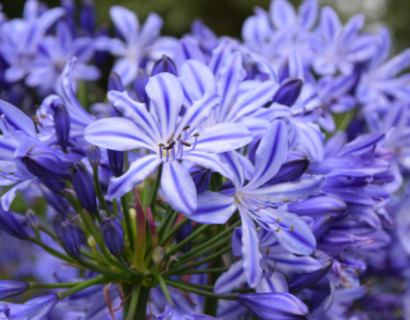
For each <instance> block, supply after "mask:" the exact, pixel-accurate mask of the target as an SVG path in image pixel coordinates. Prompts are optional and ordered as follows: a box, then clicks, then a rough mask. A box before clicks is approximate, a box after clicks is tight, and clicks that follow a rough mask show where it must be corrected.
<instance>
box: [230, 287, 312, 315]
mask: <svg viewBox="0 0 410 320" xmlns="http://www.w3.org/2000/svg"><path fill="white" fill-rule="evenodd" d="M238 302H239V303H240V304H242V305H244V306H245V307H247V308H249V309H250V310H252V311H253V312H254V313H255V314H256V315H257V316H258V317H260V318H261V319H264V320H302V319H307V316H308V315H309V309H308V307H307V306H306V305H305V304H304V303H303V302H302V301H300V300H299V299H298V298H297V297H295V296H294V295H291V294H289V293H281V292H272V293H246V294H240V295H239V296H238Z"/></svg>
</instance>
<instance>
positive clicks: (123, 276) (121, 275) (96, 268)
mask: <svg viewBox="0 0 410 320" xmlns="http://www.w3.org/2000/svg"><path fill="white" fill-rule="evenodd" d="M80 262H81V264H82V265H84V266H85V267H87V268H88V269H90V270H92V271H95V272H97V273H99V274H102V275H105V276H107V277H109V278H112V279H116V280H124V281H128V282H132V281H135V280H136V281H140V280H142V279H144V278H145V276H144V274H142V273H136V274H135V275H130V274H126V273H123V272H120V271H114V270H109V269H106V268H102V267H100V266H99V265H96V264H92V263H90V262H88V261H86V260H84V259H80Z"/></svg>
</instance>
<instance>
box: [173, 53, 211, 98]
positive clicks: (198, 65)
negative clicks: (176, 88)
mask: <svg viewBox="0 0 410 320" xmlns="http://www.w3.org/2000/svg"><path fill="white" fill-rule="evenodd" d="M181 82H182V85H183V87H184V89H185V92H186V93H187V94H188V96H189V97H190V98H191V101H195V100H199V99H201V98H202V97H203V96H204V94H205V93H215V76H214V74H213V73H212V71H211V70H210V69H209V67H208V66H207V65H206V64H204V63H202V62H199V61H196V60H188V61H186V62H185V63H184V64H183V65H182V67H181Z"/></svg>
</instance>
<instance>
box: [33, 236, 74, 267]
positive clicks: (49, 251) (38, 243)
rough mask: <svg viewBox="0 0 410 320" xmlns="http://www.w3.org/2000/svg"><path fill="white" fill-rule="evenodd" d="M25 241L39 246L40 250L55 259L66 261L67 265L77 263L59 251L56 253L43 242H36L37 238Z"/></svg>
mask: <svg viewBox="0 0 410 320" xmlns="http://www.w3.org/2000/svg"><path fill="white" fill-rule="evenodd" d="M27 240H28V241H31V242H33V243H35V244H36V245H38V246H40V247H42V248H43V249H44V250H45V251H47V252H48V253H49V254H51V255H53V256H55V257H57V258H59V259H61V260H64V261H67V262H69V263H77V261H75V260H74V259H72V258H71V257H69V256H67V255H65V254H64V253H61V252H59V251H57V250H54V249H53V248H51V247H49V246H48V245H46V244H44V243H43V242H41V241H40V240H38V239H37V238H34V237H29V238H28V239H27Z"/></svg>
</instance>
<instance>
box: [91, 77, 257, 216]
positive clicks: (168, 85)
mask: <svg viewBox="0 0 410 320" xmlns="http://www.w3.org/2000/svg"><path fill="white" fill-rule="evenodd" d="M146 91H147V93H148V95H149V96H150V99H151V108H150V109H151V110H152V111H153V112H155V113H156V114H157V115H158V118H154V117H153V115H152V114H151V113H150V112H148V111H147V109H146V107H145V105H144V104H141V103H137V102H135V101H134V100H132V99H131V98H130V97H129V96H128V94H127V93H126V92H123V93H120V92H117V91H111V92H110V93H109V94H108V98H109V100H110V101H111V102H112V104H113V105H114V107H115V108H117V109H118V110H119V111H121V112H122V113H123V114H124V117H125V118H110V119H102V120H98V121H96V122H95V123H93V124H91V125H90V126H88V127H87V129H86V131H85V139H86V140H87V141H88V142H90V143H93V144H95V145H98V146H100V147H104V148H107V149H112V150H117V151H126V150H132V149H136V148H145V149H148V150H150V151H151V153H150V154H148V155H146V156H144V157H142V158H140V159H138V160H137V161H135V162H133V163H132V164H131V166H130V169H129V170H128V171H127V172H126V173H125V174H124V175H122V176H121V177H119V178H115V179H112V180H111V183H110V186H109V189H108V196H109V197H111V198H116V197H119V196H122V195H123V194H125V193H126V192H128V191H130V190H131V189H132V188H133V187H135V186H136V185H138V184H139V183H141V182H142V181H143V180H144V179H145V178H146V177H147V176H148V175H149V174H151V173H152V172H153V171H154V170H155V168H156V167H158V166H159V165H160V164H163V173H162V180H161V190H162V193H163V196H164V199H165V200H166V201H167V202H168V203H169V204H170V205H171V206H172V207H173V208H174V209H175V210H177V211H179V212H181V213H183V214H186V215H190V214H192V213H193V212H195V210H196V207H197V204H196V190H195V184H194V181H193V180H192V177H191V176H190V174H189V171H188V169H187V168H186V167H184V166H183V165H181V164H180V163H179V162H178V161H177V160H178V159H180V160H187V161H189V162H191V163H194V164H198V165H201V166H204V167H207V168H210V169H212V170H213V171H217V172H219V173H221V174H222V175H224V176H228V177H230V176H231V172H230V170H229V167H228V166H227V165H226V164H223V163H222V162H221V161H220V160H219V157H218V155H216V154H215V153H223V152H226V151H229V150H233V149H237V148H240V147H241V146H244V145H246V144H247V143H249V142H250V141H251V139H252V137H251V135H250V133H249V131H248V130H247V129H246V128H245V127H244V126H242V125H239V124H232V123H227V124H224V123H220V124H217V125H215V126H213V127H210V128H207V129H202V130H199V129H198V126H199V125H200V124H201V123H202V122H203V121H205V120H206V119H207V118H208V117H209V114H210V112H211V111H212V110H213V109H214V108H215V107H216V106H217V105H218V101H219V99H218V98H217V97H216V96H215V95H212V94H206V95H205V96H204V97H203V98H202V99H200V100H197V101H196V102H195V103H194V105H193V106H192V107H191V108H190V109H189V110H188V111H187V112H185V114H184V116H183V117H182V118H181V119H180V120H179V121H177V120H178V114H179V111H180V110H181V107H182V102H183V92H182V89H181V86H180V84H179V81H178V79H177V78H176V77H175V76H174V75H172V74H170V73H161V74H158V75H156V76H154V77H151V78H150V80H149V82H148V85H147V87H146Z"/></svg>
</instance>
